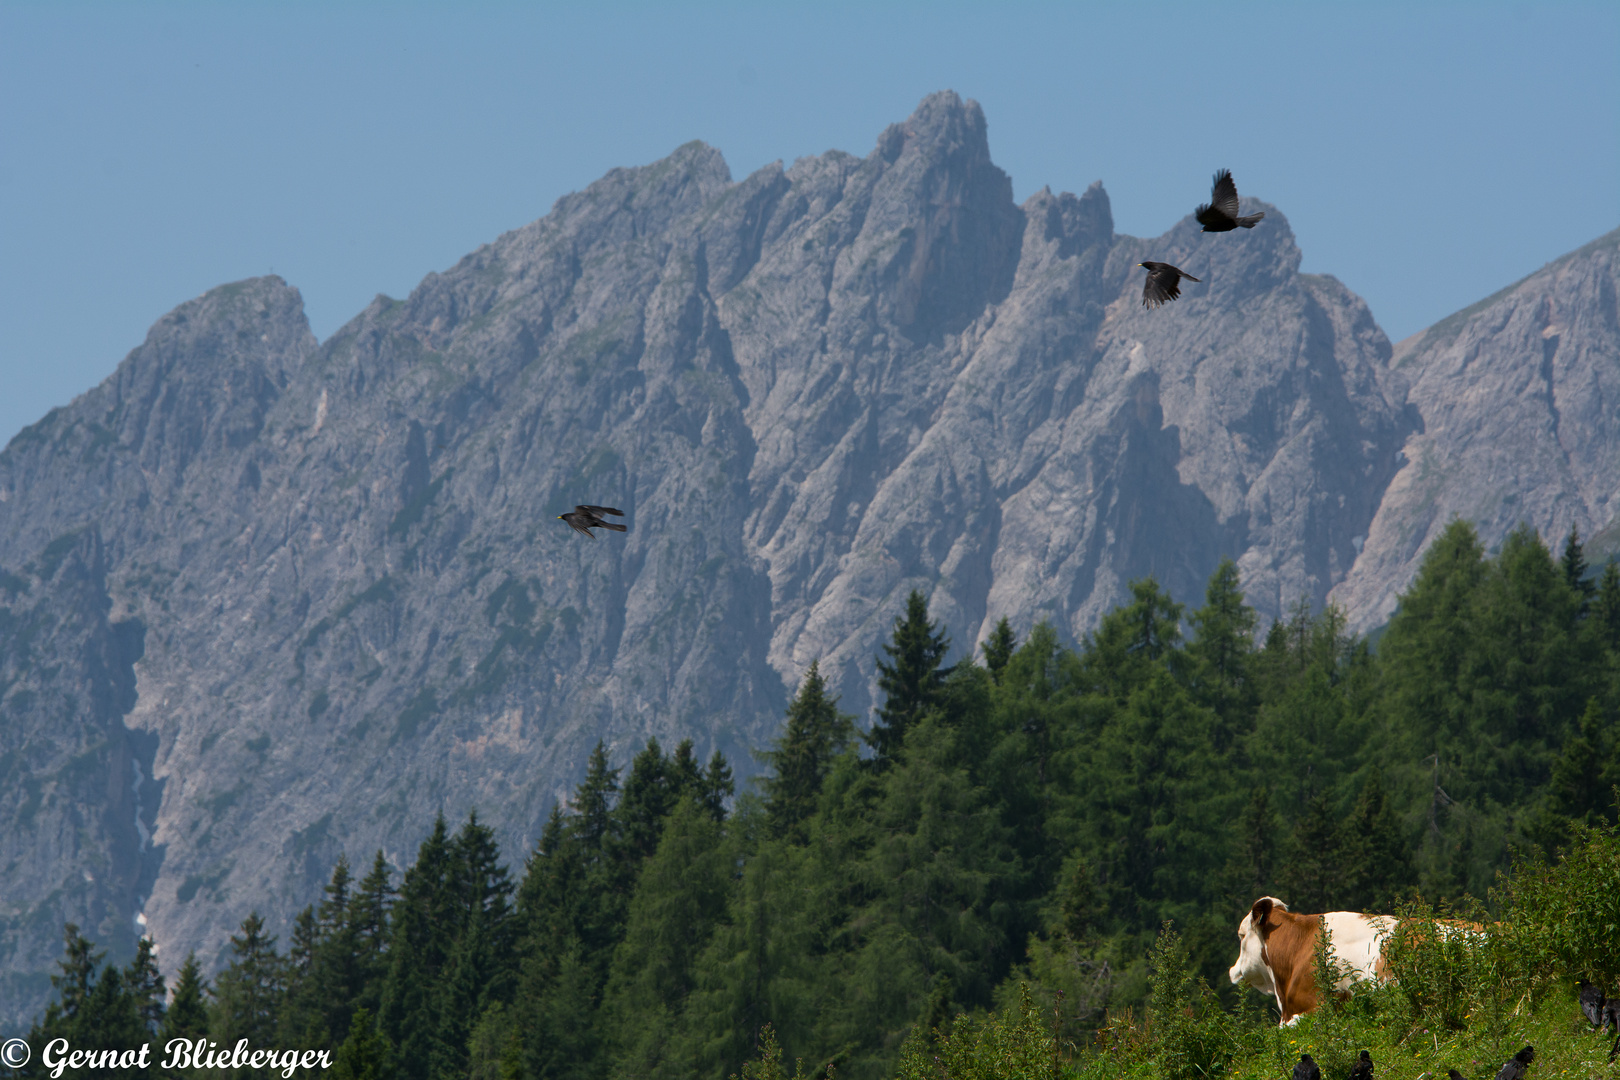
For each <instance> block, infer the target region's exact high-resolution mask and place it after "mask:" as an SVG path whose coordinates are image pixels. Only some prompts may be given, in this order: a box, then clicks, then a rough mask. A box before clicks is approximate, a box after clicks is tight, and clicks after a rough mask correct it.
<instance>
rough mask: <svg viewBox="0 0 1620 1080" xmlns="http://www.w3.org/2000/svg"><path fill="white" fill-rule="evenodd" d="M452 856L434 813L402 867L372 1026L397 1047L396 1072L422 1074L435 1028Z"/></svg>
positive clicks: (449, 941)
mask: <svg viewBox="0 0 1620 1080" xmlns="http://www.w3.org/2000/svg"><path fill="white" fill-rule="evenodd" d="M455 873H456V867H455V866H454V857H453V855H452V853H451V850H450V837H449V835H448V829H447V828H446V826H445V823H444V815H443V814H440V815H439V816H438V817H437V818H436V819H435V820H434V822H433V831H432V832H431V833H430V834H429V835H428V838H427V839H426V840H424V841H423V842H422V846H421V848H420V849H419V850H418V852H417V856H416V862H415V863H414V864H412V866H411V867H410V869H408V870H406V871H405V879H404V881H403V882H402V883H401V885H400V891H399V898H398V899H397V900H396V901H395V903H394V906H393V919H392V924H393V925H392V940H391V941H390V943H389V947H388V975H387V978H386V979H385V981H384V983H383V988H382V1012H381V1014H380V1015H379V1017H378V1027H379V1029H380V1030H381V1031H382V1033H383V1034H384V1035H385V1036H387V1037H388V1041H389V1042H390V1043H391V1044H393V1045H394V1046H396V1047H397V1048H398V1050H399V1059H398V1070H399V1072H398V1075H399V1076H401V1077H404V1078H407V1080H428V1076H429V1071H430V1068H431V1063H432V1055H433V1048H434V1044H435V1040H436V1038H437V1034H438V1029H439V1025H438V1015H437V1014H436V1012H435V1010H434V1005H435V1000H434V997H435V995H434V989H435V986H436V984H437V982H438V979H439V976H440V974H441V973H442V972H443V970H444V965H445V961H446V959H448V957H449V953H450V949H451V947H452V945H453V943H454V935H455V933H456V930H457V921H458V920H457V918H456V914H457V912H456V906H457V905H456V901H457V897H456V889H455Z"/></svg>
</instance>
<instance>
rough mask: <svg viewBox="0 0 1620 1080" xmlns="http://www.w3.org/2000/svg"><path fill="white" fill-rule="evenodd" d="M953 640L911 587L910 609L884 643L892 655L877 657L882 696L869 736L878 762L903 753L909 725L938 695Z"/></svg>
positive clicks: (897, 619)
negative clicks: (931, 619)
mask: <svg viewBox="0 0 1620 1080" xmlns="http://www.w3.org/2000/svg"><path fill="white" fill-rule="evenodd" d="M950 644H951V643H950V639H949V638H947V637H946V636H945V632H944V630H943V629H940V628H937V627H936V626H935V625H934V624H933V623H931V622H929V621H928V601H927V600H925V599H924V598H923V594H922V593H920V592H918V591H917V590H916V589H913V590H912V591H911V594H910V595H909V596H908V597H906V613H905V614H904V615H897V616H895V620H894V638H893V640H892V641H890V642H888V643H887V644H885V645H884V646H883V652H884V654H885V655H886V656H888V658H889V659H888V661H887V662H885V661H884V660H881V659H880V660H878V662H877V668H878V689H879V690H881V691H883V694H884V701H883V706H882V708H880V709H879V710H878V715H877V720H876V722H874V723H873V725H872V729H871V731H869V732H867V733H866V740H867V742H869V743H870V744H871V745H872V748H873V749H874V750H875V751H877V758H876V760H877V763H878V765H879V767H880V768H881V767H886V766H888V765H890V764H892V763H893V762H894V761H895V759H897V758H898V757H899V755H900V749H901V747H902V746H904V745H905V741H906V731H907V730H908V729H909V728H910V727H911V726H912V725H914V724H916V723H917V722H918V721H920V720H921V719H922V717H923V715H924V714H925V713H927V711H928V710H929V708H930V707H932V706H933V704H934V703H935V701H937V700H938V698H939V691H940V686H941V685H942V684H943V683H944V681H945V674H946V672H945V671H944V670H943V669H942V667H941V665H942V664H943V663H944V661H945V654H946V653H947V652H949V651H950Z"/></svg>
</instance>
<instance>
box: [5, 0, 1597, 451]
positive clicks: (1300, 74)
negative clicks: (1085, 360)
mask: <svg viewBox="0 0 1620 1080" xmlns="http://www.w3.org/2000/svg"><path fill="white" fill-rule="evenodd" d="M1217 16H1218V18H1219V20H1220V21H1219V25H1216V23H1215V20H1216V17H1217ZM944 88H950V89H954V90H956V91H957V92H958V93H960V94H962V95H963V96H964V97H971V98H976V99H977V100H978V101H979V102H980V103H981V104H982V105H983V106H984V110H985V113H986V116H987V117H988V119H989V123H990V147H991V153H992V155H993V156H994V158H995V160H996V162H997V163H998V164H999V165H1000V166H1001V167H1002V168H1003V169H1005V170H1006V171H1007V172H1008V173H1009V174H1010V175H1011V176H1012V180H1013V191H1014V195H1015V197H1016V198H1018V199H1019V200H1022V199H1024V198H1025V197H1027V196H1028V195H1029V194H1030V193H1031V192H1033V191H1035V190H1037V189H1039V188H1041V187H1042V186H1050V187H1052V188H1053V189H1055V190H1070V191H1081V190H1083V189H1084V188H1085V186H1086V185H1087V184H1089V183H1091V182H1092V181H1093V180H1098V179H1100V180H1102V181H1103V183H1104V185H1105V186H1106V188H1107V189H1108V193H1109V195H1110V197H1111V199H1112V201H1113V207H1114V218H1115V226H1116V228H1117V229H1118V230H1119V231H1121V232H1126V233H1133V234H1136V235H1157V234H1158V233H1160V232H1162V231H1164V230H1165V229H1167V228H1169V227H1170V226H1171V225H1172V224H1173V223H1174V222H1175V221H1176V220H1177V219H1178V218H1180V217H1181V216H1182V215H1184V214H1186V213H1188V212H1189V211H1191V209H1192V208H1193V206H1194V205H1195V204H1196V203H1198V202H1199V201H1201V200H1203V199H1204V198H1205V197H1207V193H1208V183H1209V175H1210V173H1211V172H1212V171H1213V170H1214V169H1216V168H1218V167H1221V166H1225V167H1229V168H1231V169H1232V170H1233V171H1234V172H1235V173H1236V175H1237V179H1238V182H1239V186H1240V189H1241V190H1242V191H1243V192H1244V193H1245V194H1250V195H1255V196H1258V197H1260V198H1263V199H1266V200H1267V201H1269V202H1272V203H1275V204H1276V205H1277V206H1278V207H1280V208H1281V209H1282V211H1283V212H1284V213H1285V214H1286V215H1287V216H1288V218H1289V219H1290V221H1291V222H1292V224H1293V227H1294V230H1295V233H1296V235H1297V236H1298V239H1299V243H1300V247H1301V248H1302V249H1303V251H1304V257H1305V261H1304V268H1305V269H1306V270H1308V271H1312V272H1317V273H1331V274H1333V275H1335V276H1337V277H1338V278H1340V279H1341V280H1343V281H1344V282H1345V283H1346V284H1347V285H1349V286H1350V287H1351V288H1352V289H1354V290H1355V291H1356V292H1358V293H1360V294H1361V295H1362V296H1363V297H1364V298H1366V300H1367V301H1368V303H1369V304H1370V305H1371V307H1372V310H1373V314H1374V316H1375V317H1376V318H1377V319H1378V321H1379V324H1380V325H1381V326H1382V327H1383V328H1384V330H1385V331H1386V332H1387V333H1388V334H1389V335H1390V337H1391V339H1392V340H1399V339H1400V338H1402V337H1405V336H1406V335H1408V334H1410V333H1413V332H1414V331H1417V330H1419V329H1421V328H1422V327H1424V326H1427V325H1428V324H1430V323H1432V322H1435V321H1437V320H1439V319H1441V318H1443V317H1444V316H1446V315H1447V314H1449V313H1450V312H1452V311H1454V310H1456V309H1457V308H1460V307H1463V306H1465V305H1467V304H1470V303H1472V302H1474V301H1475V300H1478V299H1481V298H1483V297H1484V296H1486V295H1488V294H1489V293H1491V292H1493V291H1495V290H1496V289H1498V288H1501V287H1502V286H1503V285H1506V284H1508V283H1510V282H1512V281H1514V280H1516V279H1518V278H1520V277H1522V276H1524V275H1525V274H1527V273H1529V272H1531V271H1533V270H1535V269H1536V268H1537V267H1539V266H1541V265H1542V264H1543V263H1545V262H1547V261H1548V260H1550V259H1553V258H1556V257H1557V256H1559V255H1561V254H1563V253H1564V252H1566V251H1569V250H1571V249H1573V248H1576V247H1579V246H1580V245H1581V244H1583V243H1585V242H1587V241H1588V240H1591V239H1593V238H1595V237H1597V236H1599V235H1601V234H1603V233H1605V232H1607V231H1609V230H1610V229H1613V228H1615V227H1616V226H1617V225H1620V4H1614V3H1612V0H1611V2H1606V3H1587V4H1583V3H1568V4H1538V3H1519V4H1491V3H1468V4H1433V5H1423V4H1413V3H1401V4H1396V3H1389V4H1380V3H1366V4H1355V5H1350V4H1326V3H1311V2H1296V3H1287V4H1284V3H1250V4H1244V3H1231V4H1225V5H1212V4H1208V3H1205V4H1198V5H1193V4H1180V3H1160V4H1155V5H1153V9H1152V10H1151V11H1149V10H1148V5H1146V4H1062V5H1060V4H1022V5H1019V4H1006V3H1000V4H996V5H993V6H992V5H989V4H975V5H969V4H957V3H950V2H948V0H934V2H930V3H918V4H901V3H878V4H876V5H874V4H871V3H867V4H838V3H829V4H815V5H811V4H785V3H754V4H740V3H737V4H721V3H710V4H658V5H653V4H624V3H620V4H613V3H591V4H585V3H577V4H571V5H548V4H482V5H467V4H460V5H456V7H455V8H453V9H452V8H451V7H450V6H449V5H440V4H426V3H416V4H409V3H407V4H381V3H369V4H355V3H351V4H341V3H318V4H317V3H284V4H275V5H271V4H264V3H249V2H234V3H228V4H226V3H216V4H204V3H146V4H132V3H121V4H112V3H102V4H80V3H72V2H56V3H50V4H45V3H16V2H13V0H0V326H3V328H4V331H3V333H0V442H4V441H9V439H10V438H11V437H12V436H13V435H14V434H15V433H16V432H17V431H18V430H19V429H20V428H22V427H23V426H24V425H26V424H29V423H32V422H33V421H34V420H37V419H38V418H39V417H40V416H42V415H44V413H45V412H46V411H47V410H49V409H50V408H51V407H52V406H55V405H61V404H65V403H67V402H68V401H70V400H71V399H72V398H73V397H74V396H75V395H77V394H79V393H82V392H83V391H84V390H86V389H88V388H90V387H91V386H93V385H95V384H96V383H97V382H99V381H101V380H102V379H104V378H106V376H107V375H109V374H110V373H111V372H112V370H113V368H114V367H115V366H116V365H117V363H118V362H119V360H121V359H122V358H123V356H124V355H125V354H126V353H127V352H128V351H129V350H130V349H131V348H133V347H135V346H136V345H138V344H140V342H141V340H142V339H143V337H144V336H145V334H146V330H147V328H148V327H149V326H150V325H151V324H152V323H153V322H154V321H155V320H156V319H157V318H159V317H160V316H161V315H162V314H163V313H164V312H166V311H168V310H169V309H170V308H172V307H174V306H175V305H176V304H179V303H181V302H183V301H185V300H187V299H190V298H191V297H194V296H196V295H198V294H200V293H202V292H203V291H205V290H207V289H209V288H211V287H212V286H214V285H218V284H221V283H224V282H228V281H234V280H238V279H240V278H244V277H251V276H254V275H258V274H264V273H270V272H274V273H277V274H280V275H281V276H282V277H284V278H286V279H287V280H288V281H289V282H290V283H292V284H293V285H295V286H297V287H298V288H299V289H300V290H301V291H302V293H303V296H304V301H305V305H306V310H307V311H308V313H309V317H310V321H311V323H312V325H313V327H314V330H315V333H316V335H317V336H319V337H321V338H323V339H324V338H325V337H326V336H328V335H329V334H331V333H332V331H333V330H335V329H336V328H337V327H338V326H340V325H341V324H342V323H344V322H345V321H347V320H348V319H349V318H350V317H352V316H353V315H354V314H356V313H357V312H358V311H359V310H360V309H361V308H362V307H363V306H364V305H365V304H366V303H367V302H368V301H369V300H370V299H371V297H372V296H373V295H375V294H376V293H379V292H383V293H387V294H389V295H391V296H402V295H404V294H406V293H408V292H409V291H410V290H411V288H412V287H413V286H414V285H415V284H416V283H417V282H418V281H419V280H420V279H421V278H422V277H423V275H425V274H427V273H429V272H430V271H434V270H441V269H444V268H445V267H447V266H449V265H451V264H453V263H454V262H455V261H456V260H457V259H459V258H460V257H461V256H462V255H464V254H466V253H467V252H468V251H470V250H472V249H473V248H475V247H476V246H478V245H479V244H481V243H483V242H485V241H488V240H491V239H493V238H494V237H496V236H497V235H499V234H500V233H502V232H504V231H506V230H508V229H512V228H516V227H518V226H520V225H523V224H524V223H526V222H528V221H531V220H533V219H535V218H537V217H540V216H542V215H544V214H545V213H546V212H547V211H548V210H549V209H550V207H551V205H552V203H553V202H554V201H555V200H556V199H557V198H558V197H559V196H561V195H563V194H566V193H567V192H569V191H574V190H577V189H579V188H581V187H583V186H584V185H586V184H588V183H590V182H591V181H592V180H594V179H595V178H596V177H598V176H600V175H601V174H602V173H604V172H606V171H607V170H608V169H610V168H612V167H614V166H618V165H637V164H644V163H647V162H650V161H653V160H656V159H657V158H660V157H662V156H664V155H665V154H667V153H669V152H670V151H671V150H672V149H674V148H675V147H676V146H679V145H680V144H681V143H683V142H686V141H687V140H689V139H703V140H704V141H706V142H708V143H710V144H712V145H714V146H716V147H719V148H720V150H721V151H723V152H724V154H725V156H726V160H727V161H728V162H729V163H730V164H731V170H732V175H733V176H734V177H735V178H738V179H740V178H741V177H743V176H744V175H746V174H747V173H749V172H751V171H753V170H754V169H756V168H759V167H760V166H762V165H765V164H767V163H769V162H771V161H773V160H775V159H778V158H780V159H783V160H784V161H785V162H791V161H792V160H793V159H794V158H796V157H800V156H804V155H808V154H817V153H821V152H823V151H826V150H828V149H832V148H838V149H842V150H847V151H850V152H851V153H855V154H860V155H865V154H866V153H867V152H868V151H869V150H870V149H871V147H872V145H873V141H874V140H875V138H876V137H877V135H878V133H879V132H880V131H881V130H882V129H883V127H884V126H885V125H887V124H889V123H891V122H894V121H898V120H902V119H904V118H905V117H906V116H907V115H908V114H909V113H910V112H911V110H912V109H913V108H914V107H915V105H916V103H917V102H918V100H919V99H921V98H922V97H923V96H924V95H926V94H928V93H930V92H932V91H934V90H939V89H944Z"/></svg>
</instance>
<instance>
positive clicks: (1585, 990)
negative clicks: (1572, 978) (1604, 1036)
mask: <svg viewBox="0 0 1620 1080" xmlns="http://www.w3.org/2000/svg"><path fill="white" fill-rule="evenodd" d="M1577 985H1578V986H1579V988H1580V994H1579V997H1580V1002H1581V1012H1583V1013H1585V1014H1586V1019H1587V1020H1589V1021H1590V1022H1591V1024H1592V1026H1593V1027H1595V1028H1597V1029H1598V1030H1599V1031H1602V1030H1603V1026H1602V1025H1603V1020H1604V1016H1603V1005H1604V1001H1605V998H1604V996H1603V991H1602V990H1599V989H1598V988H1597V987H1596V986H1593V985H1592V984H1591V983H1589V982H1587V981H1586V980H1585V979H1582V980H1581V981H1580V982H1579V983H1578V984H1577Z"/></svg>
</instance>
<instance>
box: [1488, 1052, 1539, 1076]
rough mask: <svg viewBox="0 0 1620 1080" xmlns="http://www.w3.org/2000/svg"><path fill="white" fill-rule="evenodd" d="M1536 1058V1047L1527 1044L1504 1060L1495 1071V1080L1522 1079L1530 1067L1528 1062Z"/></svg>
mask: <svg viewBox="0 0 1620 1080" xmlns="http://www.w3.org/2000/svg"><path fill="white" fill-rule="evenodd" d="M1534 1060H1536V1048H1535V1047H1533V1046H1527V1047H1525V1048H1524V1049H1523V1050H1520V1051H1519V1052H1518V1053H1517V1054H1514V1055H1513V1057H1512V1058H1511V1059H1510V1060H1508V1061H1506V1062H1504V1063H1503V1065H1502V1068H1501V1069H1500V1070H1498V1071H1497V1074H1496V1080H1524V1074H1525V1071H1526V1070H1527V1069H1529V1068H1530V1063H1531V1062H1532V1061H1534Z"/></svg>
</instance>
